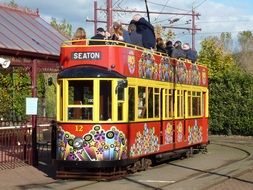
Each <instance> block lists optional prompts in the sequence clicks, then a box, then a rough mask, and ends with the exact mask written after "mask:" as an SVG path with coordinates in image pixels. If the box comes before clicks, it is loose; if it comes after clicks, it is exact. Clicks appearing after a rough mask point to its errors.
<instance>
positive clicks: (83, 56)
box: [71, 52, 101, 60]
mask: <svg viewBox="0 0 253 190" xmlns="http://www.w3.org/2000/svg"><path fill="white" fill-rule="evenodd" d="M71 58H72V60H99V59H101V52H72V56H71Z"/></svg>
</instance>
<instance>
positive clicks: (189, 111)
mask: <svg viewBox="0 0 253 190" xmlns="http://www.w3.org/2000/svg"><path fill="white" fill-rule="evenodd" d="M188 116H192V95H191V92H190V91H189V92H188Z"/></svg>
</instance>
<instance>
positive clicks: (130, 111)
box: [128, 87, 135, 121]
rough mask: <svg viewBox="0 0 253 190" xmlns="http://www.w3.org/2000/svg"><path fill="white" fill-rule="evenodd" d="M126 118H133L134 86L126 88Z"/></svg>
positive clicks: (132, 119) (130, 119)
mask: <svg viewBox="0 0 253 190" xmlns="http://www.w3.org/2000/svg"><path fill="white" fill-rule="evenodd" d="M128 98H129V99H128V119H129V121H134V118H135V88H131V87H130V88H129V90H128Z"/></svg>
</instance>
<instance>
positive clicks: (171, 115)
mask: <svg viewBox="0 0 253 190" xmlns="http://www.w3.org/2000/svg"><path fill="white" fill-rule="evenodd" d="M168 96H169V104H168V106H169V117H173V90H171V89H170V90H169V94H168Z"/></svg>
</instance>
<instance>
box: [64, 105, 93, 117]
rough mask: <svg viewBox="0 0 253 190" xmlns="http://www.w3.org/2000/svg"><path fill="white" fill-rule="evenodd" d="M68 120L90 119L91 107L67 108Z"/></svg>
mask: <svg viewBox="0 0 253 190" xmlns="http://www.w3.org/2000/svg"><path fill="white" fill-rule="evenodd" d="M68 119H69V120H82V119H85V120H92V119H93V116H92V108H68Z"/></svg>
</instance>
